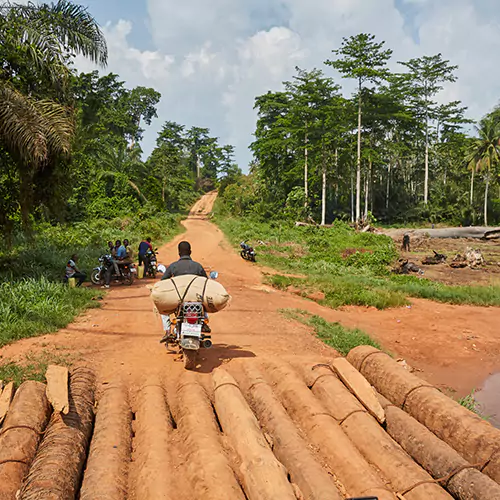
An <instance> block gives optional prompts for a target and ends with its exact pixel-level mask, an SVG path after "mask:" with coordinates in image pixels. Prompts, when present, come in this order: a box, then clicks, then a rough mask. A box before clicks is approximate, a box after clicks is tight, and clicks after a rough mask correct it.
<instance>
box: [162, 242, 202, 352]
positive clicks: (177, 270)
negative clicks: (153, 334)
mask: <svg viewBox="0 0 500 500" xmlns="http://www.w3.org/2000/svg"><path fill="white" fill-rule="evenodd" d="M177 249H178V251H179V260H177V261H175V262H173V263H172V264H170V265H169V266H168V267H167V269H166V271H165V272H164V273H163V276H162V278H161V279H162V280H166V279H170V278H173V277H175V276H184V275H186V274H193V275H195V276H202V277H204V278H208V276H207V273H206V271H205V269H203V266H202V265H201V264H200V263H199V262H196V261H194V260H193V259H192V258H191V244H190V243H189V242H188V241H181V242H180V243H179V245H178V246H177ZM205 319H206V321H205V322H204V323H203V330H202V331H203V332H205V333H210V332H211V330H210V327H209V326H208V314H207V313H205ZM163 326H164V328H165V331H166V333H165V335H164V336H163V338H162V339H161V340H160V343H162V342H167V340H168V336H169V329H170V318H169V317H168V316H165V317H164V322H163Z"/></svg>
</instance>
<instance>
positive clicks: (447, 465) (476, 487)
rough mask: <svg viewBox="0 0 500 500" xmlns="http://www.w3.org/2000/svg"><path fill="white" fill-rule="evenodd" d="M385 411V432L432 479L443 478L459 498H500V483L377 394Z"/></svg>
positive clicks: (494, 499)
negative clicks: (472, 465)
mask: <svg viewBox="0 0 500 500" xmlns="http://www.w3.org/2000/svg"><path fill="white" fill-rule="evenodd" d="M379 398H380V400H381V402H382V405H383V406H384V408H385V412H386V428H387V432H388V433H389V434H390V435H391V437H392V438H393V439H395V440H396V441H397V442H398V443H399V444H400V445H401V446H402V447H403V449H404V450H405V451H406V452H407V453H408V454H409V455H411V456H412V457H413V459H414V460H415V461H416V462H417V463H419V464H420V465H421V466H422V467H423V468H424V469H425V470H427V471H428V472H429V473H430V474H431V475H432V476H433V477H434V479H440V478H446V477H449V476H450V475H452V476H451V477H450V478H449V479H447V480H446V481H443V482H442V484H445V485H446V488H447V489H448V491H449V492H450V493H452V495H453V496H454V497H455V498H458V499H459V500H484V499H486V498H488V499H490V500H500V485H499V484H497V483H496V482H495V481H493V479H491V478H489V477H488V476H486V475H485V474H482V473H481V472H480V471H479V470H477V469H475V468H472V467H471V464H470V463H469V462H467V461H466V460H465V459H464V458H462V457H461V456H460V455H459V454H458V453H457V452H456V451H455V450H454V449H453V448H452V447H451V446H449V445H447V444H446V443H445V442H444V441H441V440H440V439H439V438H438V437H437V436H436V435H435V434H433V433H432V432H431V431H430V430H429V429H427V427H425V426H424V425H422V424H420V423H419V422H417V421H416V420H415V419H414V418H413V417H411V416H410V415H408V414H407V413H405V412H404V411H403V410H400V409H399V408H397V407H396V406H394V405H393V404H391V403H390V402H389V401H388V400H387V399H385V398H384V397H383V396H379Z"/></svg>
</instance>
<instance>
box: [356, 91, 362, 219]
mask: <svg viewBox="0 0 500 500" xmlns="http://www.w3.org/2000/svg"><path fill="white" fill-rule="evenodd" d="M360 217H361V82H359V101H358V158H357V167H356V222H358V221H359V219H360Z"/></svg>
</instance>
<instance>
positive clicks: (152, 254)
mask: <svg viewBox="0 0 500 500" xmlns="http://www.w3.org/2000/svg"><path fill="white" fill-rule="evenodd" d="M157 251H158V249H157V248H155V249H154V250H151V249H149V250H148V251H147V252H146V259H147V262H148V268H147V269H146V273H145V274H146V276H150V277H151V278H156V274H157V273H158V259H157V258H156V255H157V253H156V252H157Z"/></svg>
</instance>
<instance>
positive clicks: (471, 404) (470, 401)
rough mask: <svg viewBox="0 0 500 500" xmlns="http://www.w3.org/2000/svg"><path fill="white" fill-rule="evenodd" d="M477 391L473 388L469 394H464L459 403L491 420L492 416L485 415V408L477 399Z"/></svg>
mask: <svg viewBox="0 0 500 500" xmlns="http://www.w3.org/2000/svg"><path fill="white" fill-rule="evenodd" d="M475 392H476V390H475V389H472V391H471V392H470V394H467V396H464V397H463V398H460V399H459V400H458V404H459V405H461V406H463V407H464V408H467V409H468V410H470V411H471V412H472V413H475V414H476V415H478V416H480V417H481V418H482V419H483V420H486V421H488V420H490V416H489V415H484V413H483V408H482V407H481V405H480V404H479V403H478V402H477V401H476V397H475Z"/></svg>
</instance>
